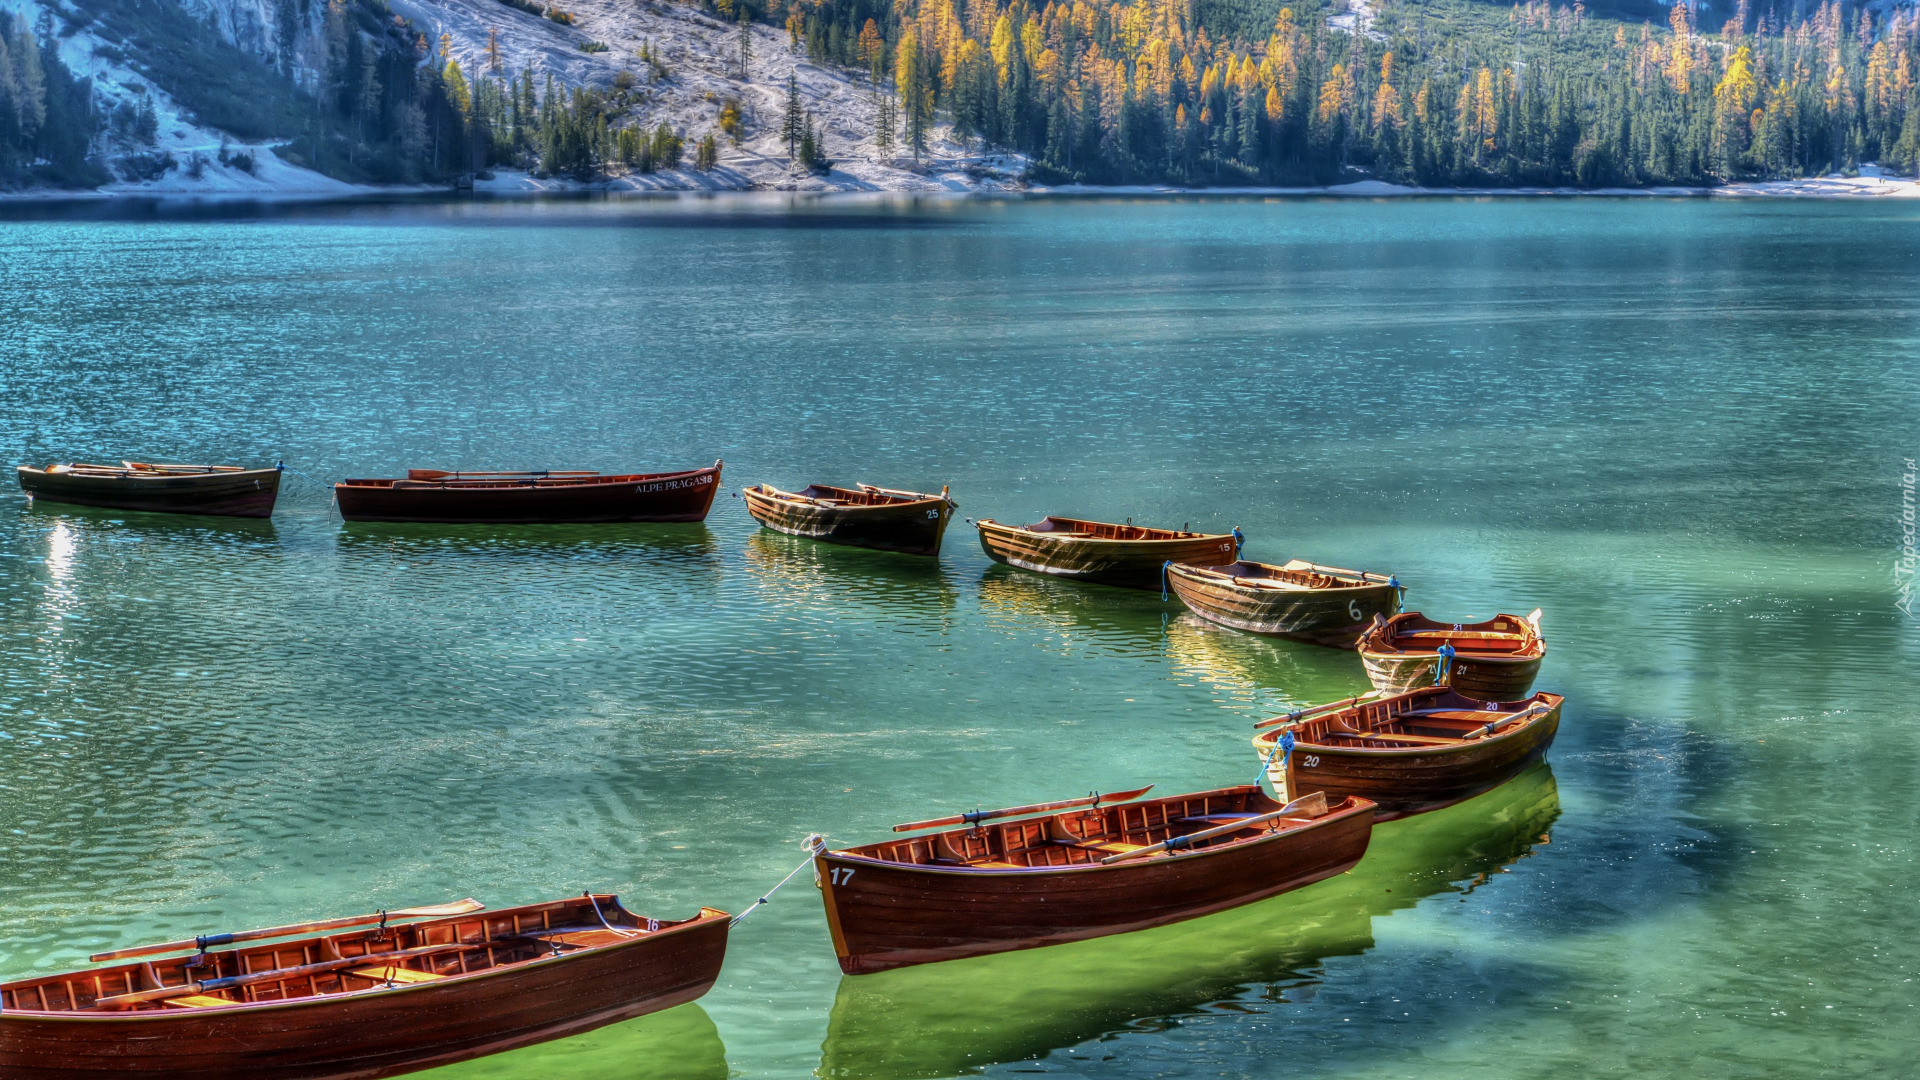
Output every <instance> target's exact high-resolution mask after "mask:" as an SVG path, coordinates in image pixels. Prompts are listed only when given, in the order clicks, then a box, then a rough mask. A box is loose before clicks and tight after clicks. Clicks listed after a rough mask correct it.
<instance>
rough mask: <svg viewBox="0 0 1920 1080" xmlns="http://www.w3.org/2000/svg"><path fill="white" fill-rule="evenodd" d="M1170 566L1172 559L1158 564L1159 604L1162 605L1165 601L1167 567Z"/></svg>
mask: <svg viewBox="0 0 1920 1080" xmlns="http://www.w3.org/2000/svg"><path fill="white" fill-rule="evenodd" d="M1172 565H1173V560H1172V559H1168V560H1167V561H1166V562H1163V563H1161V564H1160V602H1161V603H1163V604H1164V603H1166V601H1167V567H1169V566H1172Z"/></svg>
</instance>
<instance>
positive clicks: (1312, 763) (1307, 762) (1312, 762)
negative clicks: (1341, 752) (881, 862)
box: [847, 754, 1320, 874]
mask: <svg viewBox="0 0 1920 1080" xmlns="http://www.w3.org/2000/svg"><path fill="white" fill-rule="evenodd" d="M1319 764H1320V759H1319V758H1317V757H1315V756H1314V755H1312V754H1308V755H1307V756H1306V757H1303V758H1301V759H1300V765H1301V767H1302V768H1307V769H1312V768H1315V767H1317V766H1318V765H1319ZM847 873H849V874H851V873H853V871H851V870H849V871H847Z"/></svg>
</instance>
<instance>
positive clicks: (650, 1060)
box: [413, 1001, 727, 1080]
mask: <svg viewBox="0 0 1920 1080" xmlns="http://www.w3.org/2000/svg"><path fill="white" fill-rule="evenodd" d="M413 1075H415V1076H419V1077H430V1078H432V1080H508V1078H518V1077H529V1076H565V1077H577V1078H580V1080H726V1078H727V1048H726V1045H725V1044H724V1043H722V1042H721V1041H720V1029H719V1028H717V1027H715V1026H714V1024H713V1018H712V1017H710V1016H708V1015H707V1011H706V1010H705V1009H702V1008H701V1007H700V1005H699V1003H698V1002H691V1001H690V1002H688V1003H687V1004H685V1005H681V1006H678V1007H677V1008H672V1009H668V1010H666V1011H665V1012H658V1013H654V1014H653V1015H651V1016H643V1017H640V1018H639V1019H637V1020H628V1021H626V1022H625V1023H621V1024H614V1025H611V1026H609V1027H603V1028H599V1029H597V1030H594V1031H590V1032H587V1033H586V1034H584V1035H575V1036H573V1037H571V1038H566V1039H559V1040H556V1041H554V1042H547V1043H540V1044H539V1045H536V1046H529V1047H526V1048H525V1049H521V1050H511V1051H508V1052H507V1053H504V1054H494V1055H491V1056H489V1057H483V1058H476V1059H474V1060H473V1061H467V1062H462V1063H460V1064H458V1065H447V1066H443V1067H441V1068H438V1069H429V1070H427V1071H425V1072H419V1073H414V1074H413Z"/></svg>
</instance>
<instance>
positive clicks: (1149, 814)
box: [814, 786, 1373, 975]
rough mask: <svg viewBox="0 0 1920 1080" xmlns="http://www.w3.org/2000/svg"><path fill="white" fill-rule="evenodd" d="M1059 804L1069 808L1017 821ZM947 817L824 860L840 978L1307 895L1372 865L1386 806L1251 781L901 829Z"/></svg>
mask: <svg viewBox="0 0 1920 1080" xmlns="http://www.w3.org/2000/svg"><path fill="white" fill-rule="evenodd" d="M1125 794H1126V795H1127V796H1135V795H1139V794H1142V792H1127V793H1125ZM1063 808H1070V809H1063ZM1050 810H1061V811H1062V812H1057V813H1050V814H1047V816H1042V817H1034V816H1025V817H1019V815H1020V814H1022V813H1023V812H1024V813H1027V814H1033V813H1044V812H1046V811H1050ZM1016 817H1017V820H1010V821H1009V820H1001V819H1004V818H1016ZM989 820H993V821H995V822H996V823H995V824H992V825H984V824H983V823H984V822H986V821H989ZM948 823H952V824H960V823H964V824H965V825H966V827H965V828H958V829H949V830H946V831H943V832H936V833H929V834H927V835H923V836H915V837H910V838H907V839H904V840H892V841H887V842H884V843H878V844H869V845H866V846H864V847H855V848H848V849H845V850H841V851H824V850H823V851H821V852H820V853H819V855H818V856H817V857H816V858H815V861H814V869H815V871H816V874H817V877H818V880H819V883H820V889H821V892H822V894H823V895H824V897H825V900H826V906H827V927H828V929H829V930H830V931H831V932H832V934H833V948H834V952H835V953H836V954H838V956H839V957H840V969H841V970H842V971H844V972H846V973H847V974H849V975H859V974H864V973H867V972H874V971H885V970H887V969H888V968H897V967H906V966H908V965H912V964H926V963H932V962H935V961H940V960H956V959H959V958H961V957H967V956H981V955H985V954H987V953H998V952H1010V951H1012V950H1015V949H1032V948H1037V947H1039V946H1043V945H1058V944H1060V943H1062V942H1068V941H1080V940H1084V939H1086V938H1096V937H1104V936H1106V935H1109V934H1123V933H1127V932H1129V931H1133V930H1144V929H1146V928H1148V927H1151V926H1162V925H1165V924H1167V923H1172V922H1179V921H1181V920H1183V919H1191V918H1194V917H1195V916H1199V915H1205V914H1208V913H1210V912H1215V911H1224V910H1226V909H1228V908H1233V907H1238V906H1240V905H1242V904H1249V903H1252V902H1253V901H1255V900H1260V899H1264V898H1266V897H1269V896H1274V895H1276V894H1279V893H1283V892H1286V891H1288V890H1290V889H1297V888H1300V887H1301V886H1303V885H1309V884H1312V883H1313V882H1316V881H1319V880H1321V879H1323V878H1327V877H1331V876H1332V875H1334V874H1338V873H1340V872H1342V871H1344V870H1346V869H1348V868H1350V867H1352V866H1353V865H1354V864H1355V863H1357V862H1359V861H1360V857H1361V856H1362V855H1364V854H1365V853H1366V850H1367V840H1368V837H1369V836H1370V835H1371V833H1372V830H1373V804H1372V803H1370V802H1368V801H1367V800H1365V799H1342V800H1338V801H1337V802H1335V803H1333V804H1329V803H1328V802H1327V800H1326V799H1324V798H1321V797H1318V796H1314V797H1309V798H1307V799H1300V800H1296V801H1295V802H1294V803H1292V804H1290V805H1284V806H1283V805H1282V804H1281V803H1278V802H1275V801H1274V800H1273V799H1271V798H1268V797H1267V795H1266V794H1265V793H1263V792H1262V791H1261V790H1260V789H1259V788H1258V787H1253V786H1247V787H1232V788H1221V789H1218V790H1215V791H1201V792H1195V793H1193V794H1190V795H1176V796H1173V797H1172V798H1163V799H1147V800H1142V801H1133V802H1120V803H1118V804H1117V805H1115V804H1113V803H1109V802H1104V801H1101V800H1099V798H1098V797H1097V796H1096V797H1094V798H1090V799H1077V800H1069V801H1067V802H1065V803H1050V804H1042V805H1040V806H1033V807H1017V808H1014V809H1012V810H1003V811H995V812H991V813H975V814H968V815H961V816H959V817H955V818H948V819H940V820H937V821H934V822H916V823H914V824H913V825H903V826H895V829H896V830H903V829H912V828H919V827H929V828H930V827H936V826H938V825H942V824H948Z"/></svg>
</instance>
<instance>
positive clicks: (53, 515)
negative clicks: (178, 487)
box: [21, 499, 279, 545]
mask: <svg viewBox="0 0 1920 1080" xmlns="http://www.w3.org/2000/svg"><path fill="white" fill-rule="evenodd" d="M21 519H22V521H24V522H26V523H27V524H29V525H36V524H39V523H41V522H55V523H64V524H66V525H68V526H70V527H71V528H73V529H76V530H80V531H83V532H91V533H97V534H99V535H102V536H104V535H106V534H108V533H112V532H124V531H137V532H139V533H140V535H141V537H142V538H145V539H156V540H161V539H164V540H180V541H183V542H187V543H207V542H215V543H223V542H224V543H232V544H243V545H244V544H249V543H257V542H260V541H271V540H276V539H278V537H279V534H278V533H276V532H275V531H274V528H273V519H272V518H242V517H207V516H201V515H194V514H156V513H148V512H146V511H143V510H116V509H113V508H111V507H105V506H81V505H79V504H77V503H56V502H48V501H46V500H45V499H34V500H33V501H31V502H29V503H27V504H25V505H23V506H22V507H21Z"/></svg>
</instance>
